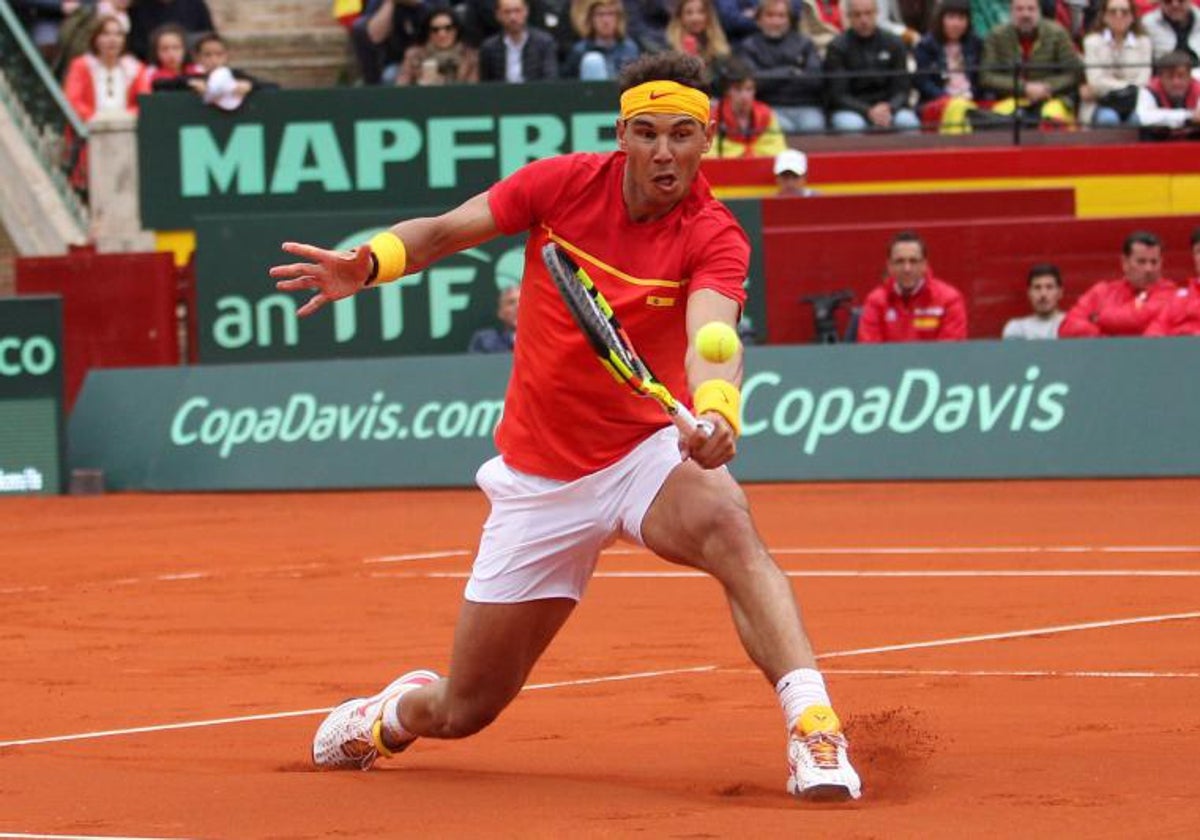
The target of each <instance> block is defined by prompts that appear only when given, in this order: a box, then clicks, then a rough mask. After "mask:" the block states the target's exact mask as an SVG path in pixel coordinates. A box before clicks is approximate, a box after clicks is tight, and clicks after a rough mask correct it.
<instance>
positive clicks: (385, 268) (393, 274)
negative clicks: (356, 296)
mask: <svg viewBox="0 0 1200 840" xmlns="http://www.w3.org/2000/svg"><path fill="white" fill-rule="evenodd" d="M367 247H368V248H370V249H371V255H372V256H373V257H374V258H375V259H374V266H375V270H374V271H373V272H372V274H371V276H370V277H368V278H367V282H366V285H368V286H380V285H382V284H384V283H391V282H392V281H393V280H399V279H400V278H401V277H402V276H403V275H404V268H405V266H406V265H408V249H406V248H405V247H404V241H403V240H402V239H401V238H400V237H399V236H397V235H396V234H394V233H392V232H391V231H390V230H385V231H383V232H382V233H377V234H375V235H374V236H372V237H371V241H370V242H368V243H367Z"/></svg>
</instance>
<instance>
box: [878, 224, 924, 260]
mask: <svg viewBox="0 0 1200 840" xmlns="http://www.w3.org/2000/svg"><path fill="white" fill-rule="evenodd" d="M902 242H915V243H917V244H918V245H920V246H921V256H922V257H924V256H925V240H924V239H922V238H921V235H920V234H919V233H917V232H916V231H915V230H902V231H900V232H899V233H897V234H896V235H895V236H893V237H892V241H891V242H889V243H888V250H887V252H888V259H891V257H892V251H893V250H894V249H895V247H896V246H897V245H899V244H900V243H902Z"/></svg>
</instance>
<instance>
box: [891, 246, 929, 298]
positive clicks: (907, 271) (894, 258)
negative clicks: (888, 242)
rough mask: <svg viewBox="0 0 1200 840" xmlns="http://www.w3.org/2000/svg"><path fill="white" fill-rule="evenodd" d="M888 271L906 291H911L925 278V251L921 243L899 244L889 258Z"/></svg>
mask: <svg viewBox="0 0 1200 840" xmlns="http://www.w3.org/2000/svg"><path fill="white" fill-rule="evenodd" d="M888 271H889V272H890V273H891V275H892V278H893V279H894V280H895V281H896V283H897V284H899V286H900V288H901V289H903V290H904V291H906V292H907V291H911V290H912V289H915V288H916V287H917V284H918V283H920V282H921V278H922V277H924V276H925V251H924V249H923V248H922V247H921V244H920V243H919V242H897V243H896V244H895V245H893V246H892V253H891V254H890V255H889V256H888Z"/></svg>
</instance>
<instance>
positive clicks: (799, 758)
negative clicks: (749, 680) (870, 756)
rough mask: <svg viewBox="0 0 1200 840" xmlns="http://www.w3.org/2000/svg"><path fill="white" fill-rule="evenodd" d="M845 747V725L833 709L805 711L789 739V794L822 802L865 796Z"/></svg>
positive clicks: (819, 708) (820, 707) (826, 707)
mask: <svg viewBox="0 0 1200 840" xmlns="http://www.w3.org/2000/svg"><path fill="white" fill-rule="evenodd" d="M846 746H847V745H846V736H845V735H843V734H842V722H841V721H840V720H838V716H837V715H836V714H835V713H834V711H833V709H831V708H829V707H828V706H809V707H808V708H807V709H805V710H804V711H803V713H801V715H800V717H799V718H798V719H797V720H796V724H795V726H793V727H792V731H791V734H790V735H789V737H788V767H789V769H790V771H791V773H790V775H789V776H788V784H787V790H788V793H790V794H791V795H792V796H796V797H799V798H801V799H807V800H811V801H819V802H836V801H842V800H847V799H858V798H859V797H860V796H862V782H861V781H860V780H859V778H858V773H856V772H854V768H853V767H852V766H851V765H850V758H849V757H848V756H847V754H846Z"/></svg>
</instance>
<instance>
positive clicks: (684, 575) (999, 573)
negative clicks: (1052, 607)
mask: <svg viewBox="0 0 1200 840" xmlns="http://www.w3.org/2000/svg"><path fill="white" fill-rule="evenodd" d="M784 574H785V575H787V576H788V577H791V578H992V577H999V578H1058V577H1063V578H1120V577H1161V578H1190V577H1200V569H913V570H904V569H808V570H803V569H801V570H790V571H789V570H785V571H784ZM367 576H368V577H372V578H428V579H433V580H443V579H447V580H466V579H467V578H469V577H470V576H471V573H470V572H368V573H367ZM592 577H593V578H610V579H613V580H622V579H627V580H641V579H661V580H688V579H698V578H710V577H712V575H709V574H707V573H706V572H697V571H681V572H669V571H659V572H650V571H646V572H638V571H633V572H596V573H594V574H593V575H592Z"/></svg>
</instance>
